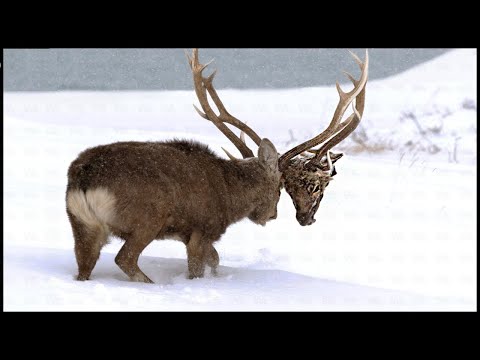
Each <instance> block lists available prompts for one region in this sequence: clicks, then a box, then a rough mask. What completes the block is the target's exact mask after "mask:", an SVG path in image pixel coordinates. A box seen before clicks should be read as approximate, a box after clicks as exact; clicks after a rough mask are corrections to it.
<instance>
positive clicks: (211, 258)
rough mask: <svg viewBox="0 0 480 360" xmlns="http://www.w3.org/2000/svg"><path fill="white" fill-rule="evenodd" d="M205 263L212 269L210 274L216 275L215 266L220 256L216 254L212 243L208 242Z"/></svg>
mask: <svg viewBox="0 0 480 360" xmlns="http://www.w3.org/2000/svg"><path fill="white" fill-rule="evenodd" d="M206 261H207V265H208V266H210V268H211V269H212V274H213V275H214V276H217V274H218V273H217V267H218V264H219V263H220V257H219V256H218V252H217V250H216V249H215V248H214V247H213V244H210V245H209V246H208V247H207V256H206Z"/></svg>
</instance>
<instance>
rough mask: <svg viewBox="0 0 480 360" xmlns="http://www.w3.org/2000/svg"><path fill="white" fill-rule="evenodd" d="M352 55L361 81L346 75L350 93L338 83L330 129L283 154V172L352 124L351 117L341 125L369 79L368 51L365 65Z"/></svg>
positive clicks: (281, 161)
mask: <svg viewBox="0 0 480 360" xmlns="http://www.w3.org/2000/svg"><path fill="white" fill-rule="evenodd" d="M350 53H351V54H352V56H353V58H354V59H355V61H356V62H357V63H358V64H359V66H360V69H361V70H362V74H361V76H360V79H359V80H355V79H354V78H353V76H352V75H350V74H349V73H346V75H347V77H348V78H349V79H350V80H351V81H352V82H353V84H354V88H353V89H352V90H351V91H349V92H344V91H343V90H342V88H341V87H340V85H339V83H338V82H337V83H336V87H337V91H338V94H339V97H340V100H339V102H338V105H337V107H336V109H335V112H334V114H333V117H332V120H331V121H330V124H329V125H328V127H327V128H326V129H325V130H324V131H323V132H322V133H320V134H319V135H317V136H315V137H314V138H313V139H310V140H307V141H306V142H304V143H302V144H300V145H298V146H296V147H294V148H293V149H291V150H289V151H287V152H286V153H285V154H283V155H282V156H281V157H280V159H279V166H280V169H281V170H283V169H284V168H285V167H286V166H288V162H289V161H290V159H292V158H294V157H295V156H297V155H299V154H301V153H303V152H304V151H307V150H310V149H312V148H313V147H315V146H317V145H319V144H322V143H323V142H324V141H325V140H327V139H328V138H330V137H332V136H333V135H334V134H335V133H338V132H339V131H343V130H344V129H345V128H346V126H347V125H348V123H350V122H351V121H352V119H353V118H350V117H349V118H348V119H347V120H346V121H344V122H343V123H340V121H341V119H342V117H343V114H344V113H345V111H346V110H347V108H348V106H349V105H350V104H351V103H352V102H353V101H354V100H355V98H357V97H358V95H359V94H360V93H361V92H362V91H363V90H364V88H365V85H366V83H367V79H368V50H367V52H366V55H365V62H364V63H363V62H362V61H361V60H360V59H359V58H358V56H356V55H355V54H353V53H352V52H350ZM362 111H363V110H362ZM357 125H358V124H357ZM348 135H349V134H347V135H346V136H348ZM336 139H337V140H338V139H340V138H339V137H338V138H336ZM341 140H343V139H341ZM341 140H340V141H341ZM335 145H336V144H335ZM330 148H331V147H330ZM319 153H320V152H319ZM319 153H317V156H315V158H317V157H318V155H319ZM323 155H324V154H323Z"/></svg>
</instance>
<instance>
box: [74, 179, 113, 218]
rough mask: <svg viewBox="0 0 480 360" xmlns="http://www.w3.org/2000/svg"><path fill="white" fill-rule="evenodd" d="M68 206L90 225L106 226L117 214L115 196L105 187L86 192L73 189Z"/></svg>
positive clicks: (76, 215)
mask: <svg viewBox="0 0 480 360" xmlns="http://www.w3.org/2000/svg"><path fill="white" fill-rule="evenodd" d="M67 208H68V210H70V212H71V213H72V214H73V215H75V217H77V218H78V219H80V220H81V221H82V222H83V223H85V224H86V225H87V226H89V227H97V226H102V227H106V225H107V224H108V223H109V222H111V220H112V219H113V217H114V214H115V197H114V196H113V195H112V194H111V193H110V192H108V190H106V189H104V188H97V189H93V190H87V192H86V193H84V192H83V191H81V190H72V191H69V192H68V195H67Z"/></svg>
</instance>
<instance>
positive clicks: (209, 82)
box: [186, 49, 261, 158]
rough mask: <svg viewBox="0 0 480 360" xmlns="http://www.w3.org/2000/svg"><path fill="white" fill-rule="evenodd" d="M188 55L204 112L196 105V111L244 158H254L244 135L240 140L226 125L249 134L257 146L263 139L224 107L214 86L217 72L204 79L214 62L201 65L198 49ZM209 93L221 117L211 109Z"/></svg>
mask: <svg viewBox="0 0 480 360" xmlns="http://www.w3.org/2000/svg"><path fill="white" fill-rule="evenodd" d="M186 55H187V59H188V62H189V64H190V68H191V69H192V73H193V81H194V85H195V93H196V94H197V98H198V100H199V102H200V105H201V107H202V109H203V112H202V111H200V110H199V109H198V108H197V107H196V106H195V105H194V107H195V110H196V111H197V112H198V114H199V115H200V116H201V117H202V118H204V119H206V120H209V121H211V122H213V123H214V124H215V126H216V127H217V128H218V129H219V130H220V131H221V132H222V133H223V134H224V135H225V136H226V137H227V138H228V139H229V140H230V141H231V142H232V143H233V144H234V145H235V146H236V148H237V149H238V150H239V151H240V153H241V154H242V156H243V158H248V157H253V156H254V155H253V152H252V150H251V149H249V148H248V146H247V145H246V143H245V138H244V135H243V136H242V135H241V136H240V138H239V137H238V136H236V135H235V134H234V133H233V131H231V130H230V129H229V128H228V127H227V126H226V125H225V123H227V124H230V125H233V126H235V127H236V128H238V129H240V130H241V131H242V133H245V134H247V135H248V136H249V137H250V138H251V139H252V140H253V141H254V142H255V143H256V144H257V145H260V143H261V138H260V137H259V136H258V135H257V134H256V133H255V131H253V130H252V129H251V128H250V127H248V126H247V125H246V124H244V123H243V122H241V121H240V120H238V119H237V118H235V117H234V116H232V115H231V114H230V113H229V112H228V111H227V109H226V108H225V106H224V105H223V103H222V101H221V100H220V97H219V96H218V94H217V91H216V90H215V88H214V86H213V79H214V78H215V75H216V73H217V71H216V70H215V71H214V72H213V73H212V74H210V75H209V76H208V77H204V76H203V74H202V72H203V70H205V68H206V67H207V66H208V65H209V64H211V62H212V61H213V60H212V61H210V62H208V63H207V64H206V65H202V64H200V61H199V57H198V49H193V51H192V56H191V57H190V56H189V55H188V53H186ZM207 92H208V94H210V97H211V98H212V100H213V102H214V103H215V106H216V107H217V109H218V111H219V112H220V115H217V114H215V112H214V111H213V110H212V108H211V107H210V104H209V102H208V96H207ZM227 155H228V156H229V157H230V158H233V156H232V155H231V154H229V153H227Z"/></svg>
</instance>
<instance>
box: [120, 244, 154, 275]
mask: <svg viewBox="0 0 480 360" xmlns="http://www.w3.org/2000/svg"><path fill="white" fill-rule="evenodd" d="M154 238H155V237H154V236H145V234H142V235H140V234H137V235H135V236H129V237H128V238H127V239H126V242H125V244H123V246H122V248H121V249H120V251H119V252H118V254H117V256H116V257H115V263H116V264H117V265H118V267H119V268H120V269H122V271H123V272H124V273H125V274H127V275H128V277H129V278H130V280H132V281H136V282H144V283H149V284H153V281H152V280H150V279H149V278H148V276H147V275H145V274H144V273H143V272H142V270H140V268H139V267H138V258H139V257H140V254H141V253H142V251H143V250H144V249H145V248H146V247H147V246H148V245H149V244H150V243H151V242H152V241H153V240H154Z"/></svg>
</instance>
